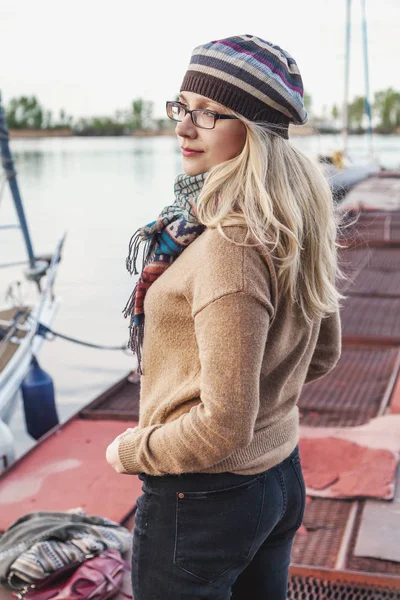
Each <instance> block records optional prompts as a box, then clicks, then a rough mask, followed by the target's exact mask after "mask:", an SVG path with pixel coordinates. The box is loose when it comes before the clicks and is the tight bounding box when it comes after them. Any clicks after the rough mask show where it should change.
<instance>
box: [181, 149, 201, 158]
mask: <svg viewBox="0 0 400 600" xmlns="http://www.w3.org/2000/svg"><path fill="white" fill-rule="evenodd" d="M181 150H182V154H183V156H198V155H199V154H203V151H202V150H191V149H190V148H181Z"/></svg>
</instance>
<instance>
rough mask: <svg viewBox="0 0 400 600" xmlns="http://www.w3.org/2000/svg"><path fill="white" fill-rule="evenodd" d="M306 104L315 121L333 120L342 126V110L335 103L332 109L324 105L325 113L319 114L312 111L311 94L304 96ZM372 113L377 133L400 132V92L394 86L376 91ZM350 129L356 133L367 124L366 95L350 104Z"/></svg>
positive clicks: (358, 97)
mask: <svg viewBox="0 0 400 600" xmlns="http://www.w3.org/2000/svg"><path fill="white" fill-rule="evenodd" d="M304 100H305V104H306V107H307V109H308V111H309V112H310V114H311V116H312V117H314V120H315V121H317V122H318V121H319V122H321V121H325V122H329V121H333V123H334V124H336V125H337V126H339V127H340V120H341V118H342V110H341V108H339V107H338V106H337V105H336V104H334V105H333V106H332V108H331V110H330V112H329V111H328V110H327V107H324V110H323V113H324V114H323V115H320V116H317V115H313V113H312V98H311V96H310V95H309V94H305V96H304ZM371 115H372V120H373V123H374V125H373V129H374V131H376V132H377V133H394V132H397V133H400V92H398V91H396V90H394V89H393V88H388V89H386V90H382V91H379V92H376V93H375V95H374V100H373V102H372V103H371ZM348 122H349V129H350V130H351V131H354V132H355V133H362V132H363V131H364V130H365V129H366V126H367V116H366V110H365V98H364V96H356V97H355V98H354V100H353V101H352V102H350V103H349V106H348Z"/></svg>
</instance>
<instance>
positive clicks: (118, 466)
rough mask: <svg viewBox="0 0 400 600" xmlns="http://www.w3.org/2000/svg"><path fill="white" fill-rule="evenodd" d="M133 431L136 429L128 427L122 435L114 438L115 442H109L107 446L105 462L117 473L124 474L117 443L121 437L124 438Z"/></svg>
mask: <svg viewBox="0 0 400 600" xmlns="http://www.w3.org/2000/svg"><path fill="white" fill-rule="evenodd" d="M135 429H136V427H133V428H132V427H129V428H128V429H127V430H126V431H124V432H123V433H121V434H120V435H118V436H117V437H116V438H115V440H114V441H113V442H111V444H110V445H109V446H108V448H107V450H106V460H107V462H108V464H109V465H111V466H112V468H113V469H114V470H115V471H116V472H117V473H125V472H126V471H125V469H124V467H123V465H122V463H121V461H120V458H119V454H118V448H119V443H120V441H121V440H122V438H123V437H125V436H126V435H128V434H129V433H131V432H132V431H134V430H135Z"/></svg>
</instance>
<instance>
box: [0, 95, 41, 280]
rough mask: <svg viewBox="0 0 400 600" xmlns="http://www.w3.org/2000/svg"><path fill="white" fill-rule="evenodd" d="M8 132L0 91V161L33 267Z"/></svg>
mask: <svg viewBox="0 0 400 600" xmlns="http://www.w3.org/2000/svg"><path fill="white" fill-rule="evenodd" d="M8 142H9V134H8V127H7V121H6V117H5V114H4V110H3V107H2V104H1V92H0V155H1V162H2V164H3V168H4V171H5V173H6V177H7V179H8V184H9V186H10V190H11V195H12V197H13V200H14V205H15V209H16V211H17V215H18V220H19V223H20V227H21V230H22V235H23V236H24V241H25V246H26V250H27V253H28V258H29V266H30V267H31V268H32V269H34V267H35V266H36V260H35V255H34V253H33V247H32V242H31V236H30V235H29V229H28V223H27V222H26V218H25V212H24V207H23V204H22V199H21V194H20V193H19V188H18V183H17V173H16V171H15V168H14V161H13V158H12V155H11V151H10V147H9V143H8Z"/></svg>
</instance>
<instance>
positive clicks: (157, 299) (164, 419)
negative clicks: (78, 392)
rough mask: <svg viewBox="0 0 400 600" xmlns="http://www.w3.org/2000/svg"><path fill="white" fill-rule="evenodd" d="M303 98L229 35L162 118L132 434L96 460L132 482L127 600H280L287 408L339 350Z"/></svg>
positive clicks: (288, 77)
mask: <svg viewBox="0 0 400 600" xmlns="http://www.w3.org/2000/svg"><path fill="white" fill-rule="evenodd" d="M302 96H303V87H302V80H301V76H300V73H299V70H298V67H297V65H296V62H295V61H294V60H293V58H292V57H291V56H289V54H287V53H286V52H285V51H284V50H282V49H281V48H279V47H278V46H274V45H272V44H270V43H269V42H266V41H264V40H261V39H259V38H257V37H254V36H250V35H241V36H235V37H231V38H228V39H224V40H219V41H213V42H210V43H209V44H205V45H203V46H200V47H198V48H196V49H195V50H194V52H193V54H192V58H191V62H190V65H189V69H188V71H187V73H186V75H185V77H184V80H183V84H182V87H181V95H180V98H179V102H168V103H167V114H168V116H169V117H170V118H172V119H174V120H175V121H177V124H176V134H177V137H178V140H179V143H180V146H181V148H182V155H183V168H184V171H185V174H184V175H180V176H179V177H178V178H177V180H176V183H175V196H176V200H175V203H174V204H173V205H172V206H169V207H167V208H166V209H164V211H163V212H162V213H161V215H160V216H159V218H158V219H157V221H155V222H153V223H150V225H148V226H147V227H144V228H142V229H141V230H140V231H139V234H138V235H137V236H134V238H133V239H132V244H131V248H130V255H131V256H130V258H129V260H128V268H129V269H131V270H132V264H133V263H134V262H135V259H136V256H137V252H138V242H139V241H140V240H141V239H142V240H147V253H146V255H145V258H144V269H143V271H142V274H141V277H140V279H139V282H138V285H137V287H136V289H135V290H134V293H133V295H132V297H131V299H130V302H129V303H128V306H127V313H129V314H131V317H132V322H131V324H132V328H131V332H132V337H131V345H132V347H133V348H134V350H135V351H136V352H137V354H138V357H139V360H140V364H141V368H142V373H143V374H142V378H141V406H140V422H139V426H138V427H137V428H135V429H128V430H127V431H126V432H124V433H123V434H121V435H120V436H118V437H117V438H116V440H114V442H113V443H112V444H110V446H109V447H108V449H107V460H108V462H109V463H110V464H111V465H112V466H113V467H114V468H115V469H116V470H117V471H118V472H120V473H129V474H140V475H139V477H140V478H141V479H142V480H143V495H142V496H141V497H140V498H139V500H138V509H137V513H136V519H135V527H134V539H133V564H132V582H133V591H134V597H135V600H153V599H160V600H161V599H162V600H177V599H178V598H179V599H189V598H207V599H208V600H209V599H213V600H228V598H230V597H231V594H232V598H233V599H234V600H239V599H240V600H249V599H252V600H258V599H260V600H261V599H263V600H264V599H266V598H268V599H269V600H281V599H282V600H283V599H284V598H286V594H287V581H288V567H289V563H290V553H291V547H292V542H293V538H294V535H295V533H296V531H297V529H298V528H299V526H300V524H301V521H302V518H303V512H304V505H305V488H304V481H303V477H302V472H301V465H300V458H299V453H298V449H297V442H298V409H297V406H296V402H297V399H298V397H299V394H300V391H301V388H302V386H303V384H304V383H306V382H308V381H311V380H313V379H316V378H318V377H321V376H322V375H324V374H325V373H328V372H329V371H330V370H331V369H332V368H333V367H334V366H335V364H336V363H337V361H338V359H339V356H340V349H341V333H340V321H339V312H338V305H339V300H340V298H341V296H340V294H339V293H338V292H337V290H336V288H335V279H336V277H337V275H338V268H337V256H336V241H335V238H336V223H335V218H334V212H333V203H332V197H331V193H330V189H329V186H328V185H327V183H326V182H325V181H324V179H323V177H322V176H321V174H320V172H319V171H318V169H317V167H315V166H314V165H313V164H312V162H311V161H310V160H309V159H308V158H306V157H305V156H303V154H302V153H301V152H300V151H299V150H297V149H296V148H294V147H293V146H291V145H290V143H289V142H288V125H289V122H294V123H296V124H302V123H305V122H306V120H307V113H306V110H305V108H304V105H303V98H302ZM144 298H145V302H144ZM142 345H143V356H141V352H140V350H141V348H142Z"/></svg>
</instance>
